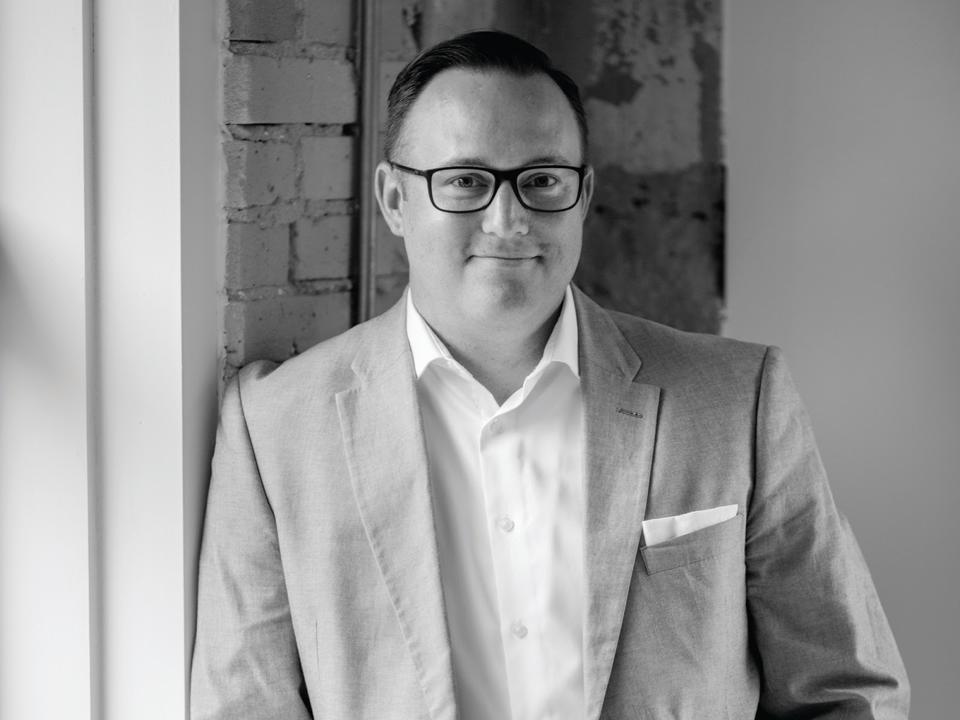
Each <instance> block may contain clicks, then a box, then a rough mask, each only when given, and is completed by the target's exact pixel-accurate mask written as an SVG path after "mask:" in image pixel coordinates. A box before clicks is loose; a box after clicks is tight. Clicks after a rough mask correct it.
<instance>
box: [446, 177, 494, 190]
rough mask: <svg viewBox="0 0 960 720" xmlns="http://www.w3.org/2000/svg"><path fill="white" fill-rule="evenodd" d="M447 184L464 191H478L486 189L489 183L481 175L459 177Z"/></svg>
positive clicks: (451, 179)
mask: <svg viewBox="0 0 960 720" xmlns="http://www.w3.org/2000/svg"><path fill="white" fill-rule="evenodd" d="M447 184H448V185H452V186H453V187H456V188H460V189H462V190H476V189H477V188H482V187H486V184H487V183H486V182H485V180H484V178H482V177H481V176H479V175H457V176H456V177H453V178H450V179H449V180H448V181H447Z"/></svg>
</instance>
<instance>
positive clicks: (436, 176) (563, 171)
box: [390, 162, 587, 213]
mask: <svg viewBox="0 0 960 720" xmlns="http://www.w3.org/2000/svg"><path fill="white" fill-rule="evenodd" d="M390 167H392V168H394V169H396V170H401V171H403V172H406V173H410V174H411V175H419V176H420V177H422V178H425V179H426V181H427V188H428V190H429V194H430V202H432V203H433V206H434V207H435V208H436V209H437V210H441V211H443V212H449V213H470V212H477V211H478V210H483V209H484V208H486V207H487V206H488V205H489V204H490V203H491V202H493V198H494V196H495V195H496V194H497V190H498V189H499V188H500V183H502V182H503V181H504V180H506V181H508V182H509V183H510V187H512V188H513V193H514V195H516V196H517V199H518V200H519V201H520V204H521V205H523V207H525V208H527V209H528V210H535V211H537V212H563V211H564V210H569V209H570V208H572V207H573V206H574V205H576V204H577V202H578V201H579V200H580V193H582V192H583V176H584V175H585V174H586V172H587V166H586V165H581V166H580V167H574V166H573V165H526V166H524V167H518V168H513V169H510V170H494V169H492V168H485V167H475V166H472V165H455V166H452V167H441V168H434V169H432V170H417V169H416V168H412V167H407V166H406V165H401V164H400V163H395V162H391V163H390Z"/></svg>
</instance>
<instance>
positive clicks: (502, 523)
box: [497, 515, 516, 533]
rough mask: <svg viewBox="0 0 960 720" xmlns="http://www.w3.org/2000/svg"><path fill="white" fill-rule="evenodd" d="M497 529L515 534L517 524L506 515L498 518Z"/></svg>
mask: <svg viewBox="0 0 960 720" xmlns="http://www.w3.org/2000/svg"><path fill="white" fill-rule="evenodd" d="M497 527H498V528H500V529H501V530H503V532H505V533H508V532H513V529H514V528H515V527H516V523H514V522H513V520H511V519H510V518H508V517H507V516H506V515H504V516H503V517H501V518H497Z"/></svg>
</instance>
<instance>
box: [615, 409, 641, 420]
mask: <svg viewBox="0 0 960 720" xmlns="http://www.w3.org/2000/svg"><path fill="white" fill-rule="evenodd" d="M617 412H618V413H622V414H624V415H629V416H630V417H635V418H642V417H643V413H638V412H635V411H633V410H627V409H626V408H617Z"/></svg>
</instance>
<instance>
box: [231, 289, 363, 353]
mask: <svg viewBox="0 0 960 720" xmlns="http://www.w3.org/2000/svg"><path fill="white" fill-rule="evenodd" d="M351 305H352V300H351V295H350V293H348V292H340V293H327V294H324V295H283V296H279V297H274V298H269V299H267V300H253V301H234V302H230V303H228V304H227V309H226V314H225V317H224V334H225V336H226V337H225V344H226V351H227V352H226V355H227V363H228V364H230V365H233V366H234V367H241V366H243V365H246V364H247V363H249V362H252V361H253V360H260V359H267V360H275V361H282V360H286V359H287V358H288V357H290V356H292V355H295V354H296V353H298V352H301V351H303V350H306V349H307V348H308V347H310V346H311V345H314V344H315V343H317V342H319V341H320V340H323V339H325V338H329V337H333V336H334V335H337V334H339V333H341V332H343V331H345V330H347V329H348V328H349V327H350V320H351Z"/></svg>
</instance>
